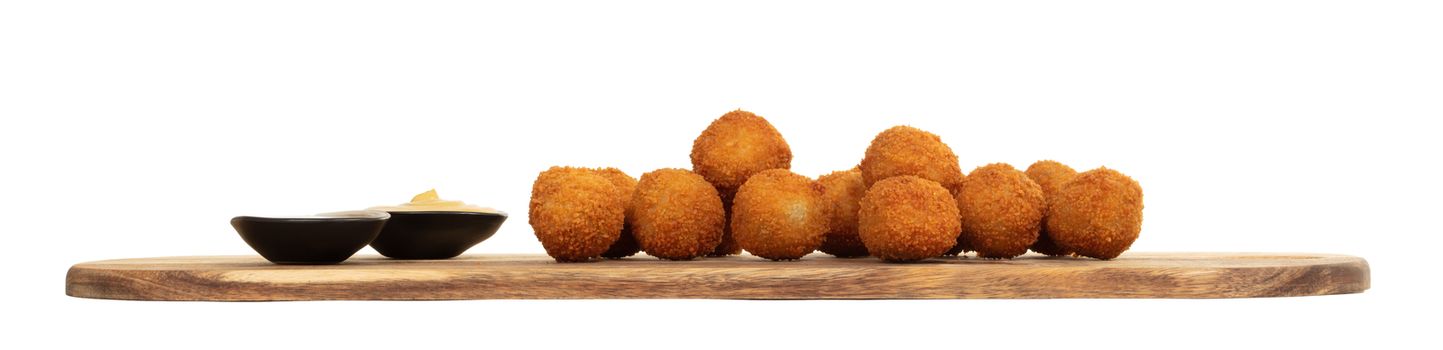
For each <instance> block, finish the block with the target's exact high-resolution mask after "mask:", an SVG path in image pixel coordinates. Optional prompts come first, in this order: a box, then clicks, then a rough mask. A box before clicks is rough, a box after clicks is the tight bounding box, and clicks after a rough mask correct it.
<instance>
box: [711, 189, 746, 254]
mask: <svg viewBox="0 0 1443 350" xmlns="http://www.w3.org/2000/svg"><path fill="white" fill-rule="evenodd" d="M720 194H721V201H722V209H724V210H726V214H727V215H726V224H724V225H722V241H721V244H717V245H716V249H712V251H711V253H708V254H707V255H706V256H727V255H737V254H741V253H742V246H740V245H737V240H736V238H732V199H733V198H736V196H737V193H736V191H729V192H725V193H720Z"/></svg>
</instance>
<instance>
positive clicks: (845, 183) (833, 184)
mask: <svg viewBox="0 0 1443 350" xmlns="http://www.w3.org/2000/svg"><path fill="white" fill-rule="evenodd" d="M817 183H820V184H821V185H822V199H823V200H824V201H826V203H827V206H828V207H830V210H831V213H832V216H831V217H832V223H831V225H828V226H829V227H830V229H828V230H827V238H826V240H824V241H822V247H821V248H820V249H818V250H821V251H822V252H823V253H827V254H831V255H834V256H837V257H840V258H851V257H860V256H867V247H866V246H865V245H863V244H862V238H861V237H858V236H857V206H858V205H859V203H860V202H861V201H862V196H863V195H865V194H867V185H866V184H865V183H863V182H862V171H861V170H857V169H852V170H846V171H836V172H832V173H831V174H827V175H822V177H819V178H817Z"/></svg>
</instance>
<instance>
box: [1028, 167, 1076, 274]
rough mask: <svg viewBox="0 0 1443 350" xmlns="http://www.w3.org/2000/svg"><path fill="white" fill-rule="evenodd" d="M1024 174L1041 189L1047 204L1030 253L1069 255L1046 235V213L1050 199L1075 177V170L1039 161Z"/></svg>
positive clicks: (1050, 202) (1068, 252)
mask: <svg viewBox="0 0 1443 350" xmlns="http://www.w3.org/2000/svg"><path fill="white" fill-rule="evenodd" d="M1026 173H1027V178H1029V179H1032V182H1036V183H1037V186H1039V187H1042V198H1043V201H1045V202H1047V205H1046V206H1045V207H1044V208H1043V211H1042V229H1041V230H1039V231H1038V232H1037V243H1033V244H1032V247H1031V249H1032V251H1034V252H1038V253H1042V254H1046V255H1051V256H1063V255H1071V254H1072V252H1070V251H1067V249H1063V248H1062V247H1059V246H1057V243H1056V242H1053V241H1052V237H1051V235H1049V234H1048V233H1047V232H1048V229H1047V213H1048V212H1051V211H1052V210H1051V209H1050V208H1051V207H1052V197H1054V196H1057V190H1058V189H1061V188H1062V184H1065V183H1067V182H1068V181H1072V178H1073V177H1075V176H1077V170H1072V167H1069V166H1067V165H1066V164H1062V163H1058V162H1057V161H1052V160H1039V161H1037V162H1036V163H1032V165H1030V166H1028V167H1027V171H1026Z"/></svg>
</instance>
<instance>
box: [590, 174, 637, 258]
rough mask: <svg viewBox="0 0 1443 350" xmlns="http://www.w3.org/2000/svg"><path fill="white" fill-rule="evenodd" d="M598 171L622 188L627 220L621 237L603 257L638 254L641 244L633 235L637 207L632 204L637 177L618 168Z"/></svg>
mask: <svg viewBox="0 0 1443 350" xmlns="http://www.w3.org/2000/svg"><path fill="white" fill-rule="evenodd" d="M597 173H599V174H601V175H602V176H606V178H607V179H608V180H611V183H612V184H614V185H616V187H617V189H619V190H621V193H622V196H623V198H622V203H624V204H625V205H626V220H625V221H624V224H623V225H622V227H621V237H620V238H617V239H616V242H615V243H612V244H611V247H610V248H607V249H606V251H605V252H602V253H601V257H603V258H607V259H621V258H625V257H628V256H632V255H636V253H637V252H640V251H641V246H640V245H637V244H636V238H634V237H632V236H631V225H632V220H634V219H635V218H636V214H635V208H634V207H632V205H631V194H632V193H633V192H636V178H633V177H631V175H627V174H626V173H625V172H622V171H621V170H619V169H616V168H602V169H599V170H597Z"/></svg>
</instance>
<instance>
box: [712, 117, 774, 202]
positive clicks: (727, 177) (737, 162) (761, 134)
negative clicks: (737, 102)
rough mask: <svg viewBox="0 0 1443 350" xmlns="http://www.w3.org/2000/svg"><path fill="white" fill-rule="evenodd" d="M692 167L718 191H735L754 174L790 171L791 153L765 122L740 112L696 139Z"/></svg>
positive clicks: (721, 118) (716, 122) (714, 125)
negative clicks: (772, 170)
mask: <svg viewBox="0 0 1443 350" xmlns="http://www.w3.org/2000/svg"><path fill="white" fill-rule="evenodd" d="M691 165H692V170H693V171H695V172H696V173H697V174H699V175H701V176H702V177H704V178H706V180H707V181H708V182H711V183H712V185H715V186H716V187H717V190H718V191H721V192H728V191H735V190H736V189H737V188H739V187H740V186H741V185H742V184H743V183H746V181H747V178H748V177H750V176H752V174H756V173H758V172H761V171H763V170H768V169H790V168H791V167H792V149H791V147H789V146H787V141H786V140H785V139H783V138H782V134H781V133H780V132H777V129H776V128H774V127H772V124H771V123H769V122H767V120H766V119H764V118H762V117H760V116H757V115H756V114H752V113H751V112H747V111H743V110H740V109H738V110H735V111H731V112H728V113H727V114H725V115H722V116H721V117H720V118H717V119H716V120H715V121H712V123H711V125H708V126H707V128H706V130H703V131H702V132H701V135H700V136H697V137H696V141H694V142H693V143H692V146H691Z"/></svg>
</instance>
